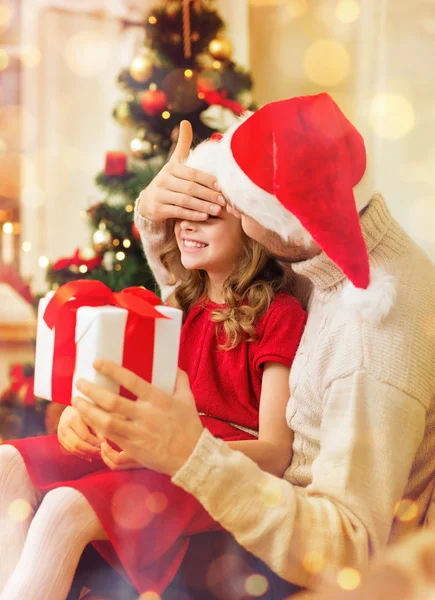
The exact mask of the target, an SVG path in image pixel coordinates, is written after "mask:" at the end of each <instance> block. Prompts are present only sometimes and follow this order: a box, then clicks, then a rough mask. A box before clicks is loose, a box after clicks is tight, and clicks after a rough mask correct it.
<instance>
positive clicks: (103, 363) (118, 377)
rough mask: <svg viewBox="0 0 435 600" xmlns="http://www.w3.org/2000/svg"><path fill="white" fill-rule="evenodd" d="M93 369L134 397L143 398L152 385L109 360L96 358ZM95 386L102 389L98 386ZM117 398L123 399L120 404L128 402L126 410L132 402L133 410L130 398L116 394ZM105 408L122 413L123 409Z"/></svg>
mask: <svg viewBox="0 0 435 600" xmlns="http://www.w3.org/2000/svg"><path fill="white" fill-rule="evenodd" d="M94 369H95V370H96V371H98V372H99V373H102V374H103V375H106V377H109V379H112V380H113V381H115V382H116V383H119V385H120V386H121V387H123V388H125V389H126V390H128V391H129V392H131V393H132V394H133V395H134V396H136V397H141V398H143V397H144V396H146V395H147V394H149V393H150V389H151V387H152V386H151V384H150V383H148V382H147V381H145V379H142V378H141V377H138V376H137V375H136V374H135V373H133V372H132V371H129V370H128V369H125V368H124V367H121V366H120V365H117V364H115V363H114V362H112V361H110V360H96V361H95V362H94ZM82 381H83V380H82ZM95 387H98V388H99V389H102V388H100V387H99V386H95ZM117 398H119V399H120V400H123V402H121V404H122V406H124V405H125V403H126V402H128V406H127V405H125V406H126V410H128V408H129V407H131V406H132V404H133V409H132V410H133V412H134V403H132V402H131V400H125V398H121V397H120V396H117ZM107 410H111V411H113V412H119V413H120V414H124V413H123V411H118V410H116V411H115V410H113V409H111V408H108V409H107ZM125 416H126V417H128V416H129V415H127V414H126V415H125Z"/></svg>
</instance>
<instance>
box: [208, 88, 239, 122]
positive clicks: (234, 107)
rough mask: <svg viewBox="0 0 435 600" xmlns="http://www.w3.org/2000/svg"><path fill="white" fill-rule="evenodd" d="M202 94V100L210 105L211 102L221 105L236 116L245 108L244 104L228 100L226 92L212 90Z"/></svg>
mask: <svg viewBox="0 0 435 600" xmlns="http://www.w3.org/2000/svg"><path fill="white" fill-rule="evenodd" d="M203 94H204V100H205V101H206V102H207V104H209V105H210V106H211V105H212V104H214V105H217V106H223V107H224V108H228V109H229V110H231V111H232V112H233V113H234V114H235V115H237V116H239V115H241V114H242V113H244V112H245V110H246V108H245V107H244V106H242V105H241V104H239V102H236V101H235V100H230V99H229V98H227V97H226V92H216V91H212V92H203Z"/></svg>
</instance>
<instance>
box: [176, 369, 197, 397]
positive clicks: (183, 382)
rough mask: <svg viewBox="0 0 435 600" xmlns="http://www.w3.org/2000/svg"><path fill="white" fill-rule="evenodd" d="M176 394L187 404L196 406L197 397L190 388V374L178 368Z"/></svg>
mask: <svg viewBox="0 0 435 600" xmlns="http://www.w3.org/2000/svg"><path fill="white" fill-rule="evenodd" d="M174 396H175V397H176V398H179V399H180V400H181V401H182V402H184V403H186V404H191V405H192V406H195V398H194V397H193V394H192V390H191V388H190V381H189V376H188V375H187V373H186V372H185V371H182V370H181V369H178V370H177V380H176V382H175V392H174Z"/></svg>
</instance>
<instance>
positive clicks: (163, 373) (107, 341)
mask: <svg viewBox="0 0 435 600" xmlns="http://www.w3.org/2000/svg"><path fill="white" fill-rule="evenodd" d="M49 301H50V298H42V299H41V300H40V302H39V307H38V324H37V335H36V357H35V388H34V391H35V396H38V397H40V398H44V399H46V400H52V369H53V354H54V343H55V330H54V329H53V330H51V329H50V328H49V327H48V325H47V324H46V322H45V320H44V312H45V309H46V307H47V305H48V303H49ZM154 308H155V309H156V310H157V311H159V312H160V313H161V314H163V315H165V316H166V317H169V318H167V319H158V318H157V319H154V323H155V329H154V355H153V363H152V380H151V383H152V384H153V385H155V386H157V387H159V388H160V389H162V390H164V391H165V392H167V393H169V394H172V393H173V391H174V387H175V380H176V376H177V366H178V349H179V342H180V332H181V323H182V312H181V311H180V310H178V309H177V308H171V307H169V306H155V307H154ZM127 317H128V311H127V310H126V309H125V308H119V307H116V306H82V307H80V308H78V309H77V320H76V328H75V344H76V361H75V370H74V375H73V381H72V397H73V396H76V395H80V396H82V394H80V392H79V391H78V390H77V388H76V381H77V380H78V379H87V380H89V381H92V382H94V383H96V384H98V385H101V386H103V387H105V388H106V389H108V390H110V391H113V392H115V393H118V392H119V385H118V384H116V383H115V382H114V381H112V380H111V379H109V378H107V377H106V376H105V375H102V374H101V373H98V372H97V371H95V369H94V368H93V367H92V364H93V362H94V360H96V359H107V360H111V361H112V362H114V363H116V364H118V365H122V360H123V354H124V334H125V329H126V324H127ZM127 343H128V341H127ZM143 343H144V350H146V346H145V345H146V344H147V343H149V340H143ZM70 400H71V398H68V399H66V401H65V402H64V403H65V404H69V403H70Z"/></svg>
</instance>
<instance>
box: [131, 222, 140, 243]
mask: <svg viewBox="0 0 435 600" xmlns="http://www.w3.org/2000/svg"><path fill="white" fill-rule="evenodd" d="M131 233H132V234H133V237H134V239H135V240H139V239H140V233H139V229H138V228H137V227H136V225H135V223H133V225H132V227H131Z"/></svg>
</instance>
